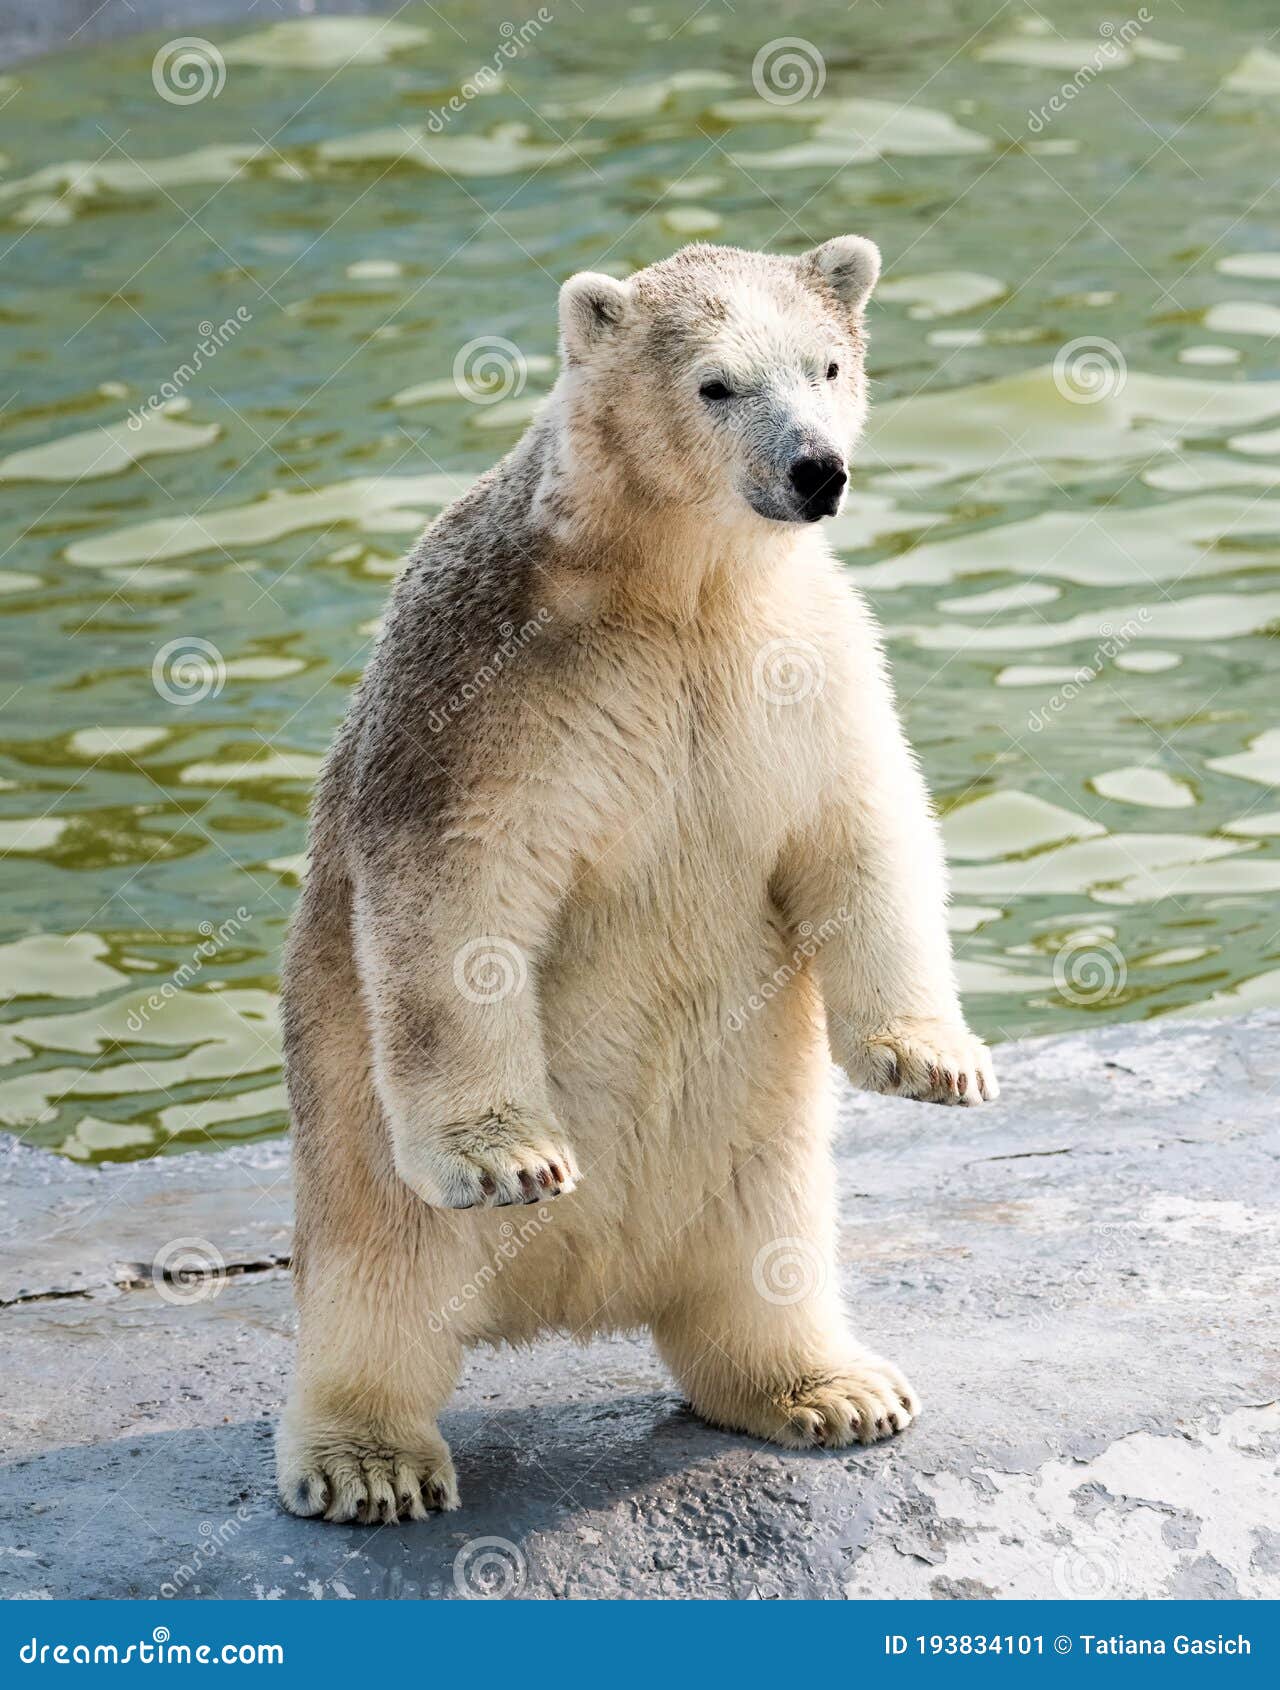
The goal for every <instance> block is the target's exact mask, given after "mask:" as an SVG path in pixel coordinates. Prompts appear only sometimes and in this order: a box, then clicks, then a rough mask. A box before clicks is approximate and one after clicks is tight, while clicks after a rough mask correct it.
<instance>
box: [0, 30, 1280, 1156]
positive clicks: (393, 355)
mask: <svg viewBox="0 0 1280 1690" xmlns="http://www.w3.org/2000/svg"><path fill="white" fill-rule="evenodd" d="M506 10H509V8H505V7H504V8H501V9H500V8H494V7H490V8H488V9H486V8H485V7H484V6H483V5H481V6H477V5H476V4H474V0H472V3H469V4H468V5H467V6H466V7H465V9H464V8H460V7H457V6H454V7H452V8H451V7H450V6H449V5H448V4H447V3H446V5H445V6H444V7H443V8H430V9H429V8H425V7H422V8H418V7H416V6H415V7H413V8H412V9H410V10H406V11H404V12H402V13H401V14H400V15H399V17H398V18H397V19H396V21H395V22H393V23H387V22H383V21H380V20H362V19H341V20H334V19H314V20H308V21H304V22H289V23H273V24H272V25H270V27H267V28H261V27H258V28H254V27H252V25H251V26H250V27H248V28H244V29H241V30H239V31H238V32H237V31H231V30H221V31H220V30H215V31H213V32H212V40H213V44H214V46H213V49H211V51H210V54H209V55H207V56H206V58H205V59H204V61H203V62H202V63H196V64H194V65H190V64H189V65H188V66H187V67H186V70H185V71H184V72H182V75H185V77H186V80H185V81H184V80H182V75H180V71H182V67H181V66H179V65H178V64H177V63H176V62H171V60H172V55H170V56H169V58H168V59H166V57H165V54H164V52H163V47H164V43H163V42H162V40H161V38H159V37H149V38H147V39H145V40H143V41H141V42H134V43H126V44H123V45H121V46H118V47H115V48H111V49H106V50H104V49H95V50H94V52H93V53H92V55H89V54H81V55H77V54H72V55H70V56H66V57H62V58H60V59H58V60H57V61H47V62H44V63H41V64H36V65H32V66H27V67H23V68H21V69H19V70H18V71H16V72H14V73H13V74H12V75H11V76H10V77H9V78H8V79H6V80H5V83H4V87H3V88H2V89H0V97H2V98H4V99H7V104H5V105H4V106H3V109H2V110H0V128H2V129H3V135H2V136H0V147H3V151H4V154H5V158H4V163H3V175H2V176H0V225H2V227H0V240H2V241H3V245H4V246H5V247H6V248H7V249H8V250H7V251H6V255H5V261H4V264H5V278H6V290H5V296H4V304H3V307H2V309H0V337H2V338H3V342H4V366H5V369H6V371H7V375H6V379H5V383H4V389H3V393H0V400H5V401H7V403H5V404H4V405H3V409H0V486H2V487H3V493H4V498H5V505H6V510H7V511H8V512H10V513H11V514H10V517H9V521H8V522H7V524H6V528H7V531H8V538H7V541H6V544H5V548H4V555H3V557H2V558H0V608H2V610H3V613H4V615H5V617H6V618H7V622H6V626H7V632H8V638H7V640H6V642H5V649H6V653H7V668H8V669H9V670H11V671H12V678H11V679H9V680H8V681H7V682H6V684H5V688H4V697H5V700H6V702H5V727H4V740H3V744H2V745H0V750H2V751H3V755H4V763H3V767H2V768H0V874H3V877H4V880H5V885H6V890H7V893H8V897H7V900H6V905H5V910H6V915H5V918H4V919H5V922H6V926H5V928H4V930H3V932H0V939H4V940H7V943H4V944H2V945H0V961H2V963H3V968H4V976H5V979H6V981H7V982H8V983H9V985H10V989H11V991H12V994H13V997H14V1002H13V1005H12V1008H11V1010H10V1011H9V1014H8V1019H7V1021H6V1023H5V1024H3V1025H0V1120H2V1121H3V1122H4V1124H6V1125H8V1126H9V1127H11V1128H13V1129H14V1130H18V1131H22V1132H24V1133H26V1135H27V1136H28V1137H29V1138H31V1139H32V1140H33V1141H35V1142H39V1143H43V1144H47V1145H52V1146H56V1147H61V1148H62V1149H64V1150H65V1151H66V1152H67V1153H68V1154H70V1155H73V1156H77V1157H85V1158H104V1157H106V1158H110V1157H132V1156H138V1155H145V1154H152V1153H154V1152H156V1151H157V1150H164V1149H171V1148H172V1149H182V1148H187V1147H194V1146H199V1145H207V1144H208V1143H210V1142H211V1141H221V1142H227V1141H230V1140H233V1139H236V1138H245V1137H252V1136H256V1135H258V1134H261V1133H264V1132H271V1131H276V1130H278V1129H279V1128H280V1126H281V1124H282V1122H283V1098H282V1094H281V1088H280V1076H279V1065H278V1044H277V1035H276V1026H275V997H274V988H275V970H276V962H277V957H278V954H279V946H280V940H281V934H282V930H283V926H284V922H285V920H286V918H287V915H288V912H289V907H290V903H291V900H292V898H293V896H294V892H295V890H296V886H297V882H298V876H299V874H300V872H301V868H302V863H301V857H300V852H301V848H302V842H303V834H304V816H305V809H306V802H307V791H308V786H309V783H310V782H311V780H312V778H313V776H314V773H315V770H316V767H317V763H318V760H319V757H320V755H321V754H322V752H323V750H324V747H325V745H326V744H327V742H328V739H329V736H330V734H331V732H332V729H333V726H334V723H335V721H336V720H337V718H338V716H339V714H340V712H341V710H342V707H343V701H344V698H345V695H346V693H347V690H348V689H349V687H350V686H351V685H352V683H353V681H354V679H355V678H356V676H357V675H358V674H359V672H360V669H361V668H362V666H363V664H364V661H365V659H366V657H367V654H368V650H369V644H370V641H371V639H372V638H373V636H374V634H375V632H376V629H377V625H378V618H379V615H380V612H381V608H382V604H383V600H384V597H385V593H386V589H387V583H388V580H389V578H390V577H391V576H392V575H393V574H394V572H395V569H396V566H397V560H398V558H399V556H400V554H401V553H402V551H403V549H404V548H405V547H406V545H407V544H408V543H409V542H410V540H411V539H412V537H413V535H414V533H415V532H416V531H417V530H418V529H419V528H420V527H421V525H422V524H423V522H424V521H426V520H427V519H428V518H429V517H430V516H431V515H432V513H433V512H435V511H436V510H438V509H439V508H440V507H441V505H442V504H444V503H445V502H447V501H448V500H449V499H450V498H452V497H453V496H454V495H455V494H456V493H457V492H458V491H459V490H460V489H461V488H463V487H464V486H466V485H467V484H468V482H469V481H470V480H471V479H472V478H473V477H474V476H475V475H476V474H477V473H478V472H479V471H480V470H481V469H483V468H484V467H486V466H487V465H488V464H489V463H491V462H492V461H493V460H494V458H495V457H497V456H498V455H500V454H501V453H502V452H503V451H504V450H505V449H506V448H507V446H508V445H510V444H511V442H512V441H513V440H514V439H515V438H516V436H517V435H518V433H519V431H520V429H521V428H522V427H523V426H524V424H525V422H526V421H527V419H528V417H529V416H530V415H531V414H532V412H533V411H534V409H535V408H536V406H537V405H538V404H539V402H540V401H541V399H542V396H543V395H544V394H545V393H546V391H547V388H548V386H549V384H550V382H551V380H552V379H553V375H554V362H553V354H554V298H555V287H556V284H557V283H558V282H559V281H560V280H561V279H563V277H564V276H566V275H567V274H569V273H570V272H571V271H572V270H574V269H578V268H583V267H591V268H596V269H601V268H603V269H610V270H615V271H617V272H619V273H626V272H627V271H628V270H629V269H631V268H633V267H635V266H637V265H640V264H644V263H647V262H649V261H651V260H653V259H656V258H658V257H660V256H662V255H664V254H665V253H667V252H668V251H670V250H671V248H672V247H673V246H675V245H678V244H679V243H680V242H681V241H683V240H687V239H692V238H697V237H711V238H716V239H721V240H726V241H732V242H736V243H739V244H742V245H747V246H767V247H771V248H773V249H775V250H781V251H797V250H800V249H801V248H803V247H805V246H809V245H813V244H815V243H817V242H819V241H821V240H824V239H826V238H827V237H829V236H831V235H833V234H837V233H841V232H843V231H845V230H848V229H857V230H862V231H865V232H867V233H869V234H871V235H873V236H874V237H875V238H876V239H877V240H878V241H879V242H880V243H881V245H882V247H883V249H884V252H885V255H886V259H887V266H888V268H887V275H886V280H885V284H884V286H883V288H882V291H881V294H880V296H879V300H878V302H877V304H876V305H875V307H874V310H873V329H874V342H873V349H872V372H873V375H874V378H875V383H876V394H877V410H876V416H875V422H874V426H873V428H872V431H871V434H870V437H869V439H868V441H867V444H866V448H865V450H864V452H863V454H862V459H861V464H860V466H859V470H858V473H857V475H856V477H855V486H856V496H855V498H854V499H853V501H852V503H851V506H850V508H849V510H848V511H847V512H846V514H845V515H843V516H842V517H841V518H840V519H839V521H838V522H837V523H836V524H835V525H833V538H834V539H835V541H836V543H837V544H838V545H839V547H840V548H841V550H842V552H843V554H844V556H845V557H846V558H847V560H848V564H849V568H850V570H851V572H852V573H853V574H854V576H855V577H856V578H857V579H859V580H860V581H861V583H862V585H863V586H864V588H865V590H866V591H867V593H868V594H869V596H870V597H871V599H872V600H873V602H874V604H875V606H876V608H877V610H878V611H879V613H880V614H881V616H882V617H883V619H884V621H885V624H886V627H887V629H888V632H889V637H890V643H891V649H892V654H893V658H894V662H895V666H896V671H897V676H898V683H899V690H900V693H901V696H902V700H903V705H904V708H905V710H906V713H907V716H908V718H909V722H910V727H911V731H912V734H913V736H914V738H915V740H916V743H917V744H918V745H919V747H920V748H921V751H922V754H923V756H924V759H925V762H926V764H927V766H928V770H929V774H930V776H931V779H932V781H933V784H934V787H935V790H936V792H937V793H938V796H939V800H940V803H941V805H942V806H943V808H944V810H945V812H946V825H947V833H948V839H949V842H950V848H951V852H952V857H953V860H954V864H955V886H956V904H955V908H954V910H953V913H952V921H953V925H954V928H955V931H956V937H957V943H958V946H959V951H960V955H961V958H962V969H963V973H964V978H965V985H966V989H967V992H968V995H969V1001H970V1004H971V1007H972V1011H973V1015H974V1018H975V1020H976V1022H977V1024H978V1025H979V1027H980V1028H981V1029H982V1030H983V1032H984V1033H986V1034H987V1035H989V1036H991V1037H994V1038H997V1039H999V1038H1004V1037H1009V1036H1013V1035H1017V1034H1022V1033H1028V1032H1041V1031H1047V1030H1054V1029H1065V1028H1070V1027H1073V1026H1079V1025H1082V1024H1084V1022H1085V1021H1086V1018H1088V1017H1094V1018H1097V1017H1110V1018H1121V1019H1123V1018H1132V1017H1144V1016H1149V1015H1155V1014H1160V1013H1167V1012H1186V1011H1189V1010H1191V1009H1193V1008H1203V1007H1204V1006H1205V1005H1209V1006H1211V1007H1213V1008H1225V1007H1232V1008H1234V1007H1243V1006H1245V1005H1248V1004H1252V1003H1257V1002H1265V1001H1275V1000H1276V999H1277V997H1280V958H1278V957H1277V931H1276V930H1277V925H1278V923H1277V917H1276V910H1277V899H1276V894H1277V891H1280V849H1278V848H1277V841H1278V840H1280V808H1278V804H1280V801H1278V800H1277V798H1276V794H1275V787H1276V786H1277V784H1280V725H1277V721H1276V714H1275V712H1276V677H1277V648H1276V645H1275V640H1274V635H1275V630H1276V628H1277V627H1278V626H1280V579H1277V575H1276V570H1275V562H1276V557H1277V543H1278V538H1280V493H1277V492H1276V490H1275V489H1276V484H1277V481H1280V368H1278V367H1277V357H1276V350H1275V348H1276V346H1277V344H1280V342H1278V341H1277V340H1276V338H1275V337H1276V332H1277V328H1278V327H1280V230H1277V229H1276V227H1275V225H1274V223H1273V222H1268V220H1267V213H1268V207H1269V206H1270V205H1271V203H1272V202H1271V200H1269V199H1268V198H1267V197H1266V196H1267V194H1268V192H1269V191H1270V190H1271V188H1272V177H1273V173H1274V135H1275V122H1276V115H1277V109H1278V107H1277V102H1278V101H1280V58H1277V57H1276V56H1275V55H1274V54H1273V53H1271V52H1270V51H1269V50H1268V49H1266V48H1265V47H1264V46H1263V44H1262V43H1263V42H1264V40H1265V38H1266V34H1267V29H1268V19H1267V8H1266V7H1265V6H1264V5H1262V4H1257V5H1253V4H1250V3H1248V0H1237V3H1234V4H1229V5H1223V4H1215V5H1213V6H1210V5H1209V4H1208V3H1207V0H1199V3H1196V4H1190V3H1189V4H1184V5H1183V6H1182V7H1180V8H1176V9H1174V10H1173V11H1171V12H1168V13H1167V15H1166V13H1165V11H1164V10H1161V12H1160V13H1159V16H1158V17H1157V18H1155V19H1154V20H1153V21H1152V22H1151V23H1150V24H1148V25H1147V26H1146V27H1142V26H1141V25H1136V26H1135V27H1134V28H1130V27H1129V26H1125V27H1124V28H1123V29H1120V28H1118V27H1111V28H1106V27H1104V24H1105V22H1106V20H1105V14H1102V13H1099V14H1098V16H1097V17H1094V16H1093V14H1092V13H1091V12H1089V11H1088V10H1087V9H1086V11H1085V12H1081V10H1080V8H1079V7H1078V6H1075V5H1072V6H1067V5H1066V4H1065V0H1055V3H1054V4H1051V5H1050V6H1049V7H1048V9H1047V11H1046V10H1044V9H1043V8H1041V9H1040V12H1039V14H1038V15H1036V16H1030V17H1028V18H1024V19H1023V20H1022V21H1020V22H1019V21H1013V22H1011V21H1010V19H1011V16H1012V14H1009V13H1008V12H1007V11H1001V12H1000V15H999V17H997V18H995V19H994V20H992V21H988V19H989V15H990V11H991V10H994V8H988V7H987V6H980V5H974V4H970V3H968V0H957V3H951V4H948V3H946V0H934V3H932V4H925V5H922V6H919V7H916V8H914V9H912V10H911V11H910V12H909V13H907V12H904V11H903V10H902V9H901V8H883V9H880V8H871V7H858V8H855V9H851V10H849V11H847V12H846V11H842V10H839V9H837V10H836V11H832V10H831V9H830V8H826V7H818V6H816V5H814V6H812V7H809V8H806V7H805V6H803V5H801V6H799V7H796V8H793V9H788V11H787V15H786V19H785V29H786V37H787V39H786V40H785V41H783V42H781V43H779V40H778V39H777V33H776V32H777V31H778V30H779V29H781V28H782V27H783V23H782V21H781V20H780V18H779V14H778V12H777V9H776V8H771V7H766V6H764V5H761V4H758V3H755V4H739V5H737V6H736V8H735V9H734V11H733V12H732V13H730V12H729V11H728V10H727V9H721V8H719V7H717V6H712V7H705V8H702V9H701V10H697V11H694V10H693V9H691V8H690V9H686V8H685V7H684V6H683V5H673V4H670V3H669V0H660V3H656V4H651V5H644V6H636V7H633V8H631V9H630V10H629V11H627V12H625V13H623V12H621V11H619V10H618V9H616V8H595V9H590V8H588V9H584V10H582V11H575V12H574V14H573V16H572V19H571V20H566V21H561V20H558V19H557V18H555V17H554V16H552V17H550V21H543V18H544V14H541V13H536V14H535V13H531V14H530V17H529V19H528V20H527V22H524V23H517V24H513V23H510V22H508V21H507V20H506V18H505V11H506ZM1131 21H1132V20H1131ZM158 49H160V50H161V51H158ZM753 72H754V76H753ZM482 73H483V74H482ZM193 74H194V80H193ZM1068 90H1070V92H1068Z"/></svg>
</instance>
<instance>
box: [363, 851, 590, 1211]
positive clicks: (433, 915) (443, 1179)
mask: <svg viewBox="0 0 1280 1690" xmlns="http://www.w3.org/2000/svg"><path fill="white" fill-rule="evenodd" d="M532 854H533V853H532V852H531V851H530V852H527V853H524V854H523V855H517V854H515V853H514V852H512V853H509V854H504V853H503V851H502V850H500V849H499V848H498V845H497V844H496V843H494V842H490V841H485V840H481V841H478V842H476V843H473V844H470V845H467V846H464V845H462V844H459V843H458V842H457V841H454V842H453V843H452V847H451V848H450V849H448V850H444V849H442V848H441V846H440V844H439V843H438V842H435V841H431V840H421V841H419V840H415V839H412V838H410V839H408V840H406V841H403V842H401V843H400V844H399V845H398V846H391V847H387V848H384V849H383V850H382V851H380V853H379V855H378V857H377V858H376V860H371V861H370V862H369V863H367V864H366V865H365V867H364V870H363V872H362V873H361V875H360V877H359V880H358V884H357V891H356V898H355V919H354V923H353V928H354V935H355V944H356V959H357V965H358V968H359V973H360V979H361V984H362V988H363V992H364V996H365V1000H366V1003H367V1005H368V1010H369V1024H370V1032H371V1035H372V1044H373V1054H374V1082H375V1085H376V1087H377V1091H378V1095H379V1098H380V1099H381V1102H382V1106H383V1109H384V1111H385V1114H386V1118H387V1122H388V1126H389V1130H390V1136H391V1147H392V1153H393V1158H394V1163H395V1170H396V1173H397V1174H398V1175H399V1177H400V1179H401V1180H402V1181H403V1182H404V1184H405V1185H406V1186H408V1188H409V1189H410V1191H412V1192H414V1194H415V1195H416V1196H417V1197H419V1198H420V1199H421V1200H422V1201H423V1202H424V1203H428V1204H430V1205H431V1206H432V1207H433V1208H439V1209H471V1208H502V1207H504V1206H506V1205H507V1204H511V1203H538V1202H541V1201H542V1200H543V1199H544V1198H547V1197H559V1196H561V1195H562V1194H563V1193H565V1192H569V1191H572V1190H573V1188H574V1186H575V1184H576V1183H577V1179H578V1166H577V1162H576V1159H575V1157H574V1154H573V1151H572V1150H571V1149H570V1147H569V1145H568V1143H567V1142H566V1140H565V1136H564V1133H563V1131H562V1129H561V1127H560V1125H559V1123H558V1122H557V1120H556V1118H555V1116H554V1114H553V1112H552V1109H551V1105H550V1101H549V1095H548V1082H547V1064H546V1057H545V1054H544V1051H543V1044H542V1029H541V1022H540V1017H539V1014H538V1001H537V1000H538V982H537V964H538V958H539V954H540V951H541V947H542V944H543V942H544V939H545V936H546V932H547V927H548V924H549V922H550V920H551V918H552V914H553V911H554V909H555V906H556V901H557V898H558V895H559V891H560V886H559V881H558V879H556V878H553V877H551V876H549V875H548V873H547V872H546V860H547V858H548V857H550V858H551V860H552V861H553V862H554V856H553V854H551V853H544V857H543V860H542V862H541V864H540V867H541V868H542V870H543V872H542V873H541V874H535V873H533V872H532V870H531V868H530V866H529V864H528V862H527V860H524V859H525V857H527V855H532Z"/></svg>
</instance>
